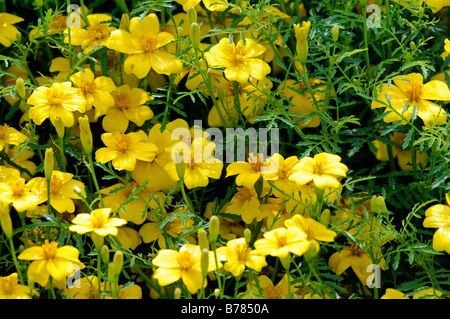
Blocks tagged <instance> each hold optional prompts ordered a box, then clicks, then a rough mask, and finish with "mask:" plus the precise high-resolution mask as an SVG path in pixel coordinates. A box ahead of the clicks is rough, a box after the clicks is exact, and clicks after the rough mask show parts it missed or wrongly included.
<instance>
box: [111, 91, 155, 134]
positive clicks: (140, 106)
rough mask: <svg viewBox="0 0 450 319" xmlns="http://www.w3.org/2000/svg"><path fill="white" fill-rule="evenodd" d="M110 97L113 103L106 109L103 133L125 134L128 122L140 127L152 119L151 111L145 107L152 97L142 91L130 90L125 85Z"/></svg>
mask: <svg viewBox="0 0 450 319" xmlns="http://www.w3.org/2000/svg"><path fill="white" fill-rule="evenodd" d="M112 96H113V99H114V103H113V105H112V106H111V107H110V108H108V109H107V111H106V115H105V117H104V118H103V121H102V126H103V129H104V130H105V131H107V132H112V131H119V132H121V133H125V131H126V130H127V128H128V125H129V122H130V121H131V122H133V123H134V124H136V125H137V126H139V127H140V126H142V125H144V123H145V121H147V120H150V119H151V118H153V111H152V110H151V109H150V107H149V106H147V105H145V103H146V102H148V101H150V100H153V97H151V96H150V95H149V93H148V92H146V91H144V90H143V89H140V88H130V87H129V86H128V85H127V84H125V85H122V86H120V87H118V88H117V89H116V90H114V91H113V92H112Z"/></svg>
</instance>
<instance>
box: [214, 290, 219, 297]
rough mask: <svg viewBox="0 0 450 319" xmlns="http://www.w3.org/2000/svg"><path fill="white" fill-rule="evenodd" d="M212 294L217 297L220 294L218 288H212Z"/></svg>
mask: <svg viewBox="0 0 450 319" xmlns="http://www.w3.org/2000/svg"><path fill="white" fill-rule="evenodd" d="M214 296H215V297H216V298H219V296H220V289H219V288H216V289H214Z"/></svg>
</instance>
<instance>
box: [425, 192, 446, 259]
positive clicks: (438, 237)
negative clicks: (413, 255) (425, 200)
mask: <svg viewBox="0 0 450 319" xmlns="http://www.w3.org/2000/svg"><path fill="white" fill-rule="evenodd" d="M445 199H446V201H447V205H442V204H437V205H433V206H431V207H430V208H428V209H427V210H426V211H425V219H424V221H423V226H424V227H427V228H437V229H438V230H437V231H436V232H435V233H434V236H433V249H434V250H436V251H446V252H447V253H448V254H450V195H449V194H445Z"/></svg>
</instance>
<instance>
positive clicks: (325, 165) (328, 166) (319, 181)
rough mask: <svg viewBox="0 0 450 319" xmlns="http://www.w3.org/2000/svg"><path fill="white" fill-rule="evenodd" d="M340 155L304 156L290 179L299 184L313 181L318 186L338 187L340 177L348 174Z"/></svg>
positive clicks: (323, 187) (322, 187) (294, 168)
mask: <svg viewBox="0 0 450 319" xmlns="http://www.w3.org/2000/svg"><path fill="white" fill-rule="evenodd" d="M340 161H341V158H340V157H339V156H338V155H334V154H329V153H320V154H316V155H314V158H312V157H304V158H302V159H301V160H300V161H299V162H298V163H297V164H296V165H295V166H294V167H293V170H296V171H297V172H295V173H293V174H292V175H291V176H290V177H289V179H290V180H293V181H295V182H296V183H297V184H299V185H305V184H307V183H309V182H311V181H312V182H313V183H314V185H315V186H316V187H317V188H320V189H325V188H328V187H331V188H338V187H339V186H340V183H339V179H340V178H342V177H345V176H346V175H347V171H348V168H347V166H345V165H344V164H342V163H341V162H340Z"/></svg>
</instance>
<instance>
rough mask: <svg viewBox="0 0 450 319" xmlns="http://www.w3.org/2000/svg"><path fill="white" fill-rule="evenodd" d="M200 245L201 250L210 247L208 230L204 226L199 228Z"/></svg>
mask: <svg viewBox="0 0 450 319" xmlns="http://www.w3.org/2000/svg"><path fill="white" fill-rule="evenodd" d="M197 235H198V245H199V246H200V250H203V249H209V243H208V236H207V235H206V231H205V229H204V228H200V229H199V230H198V233H197Z"/></svg>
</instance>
